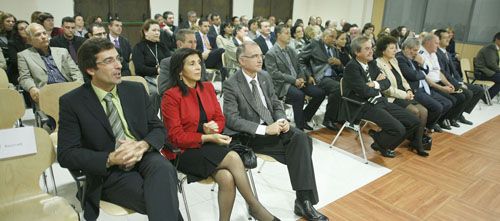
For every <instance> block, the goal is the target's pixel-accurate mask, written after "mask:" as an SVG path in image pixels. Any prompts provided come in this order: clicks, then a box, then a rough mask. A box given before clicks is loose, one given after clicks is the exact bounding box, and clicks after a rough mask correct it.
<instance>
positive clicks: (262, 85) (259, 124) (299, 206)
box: [223, 41, 328, 220]
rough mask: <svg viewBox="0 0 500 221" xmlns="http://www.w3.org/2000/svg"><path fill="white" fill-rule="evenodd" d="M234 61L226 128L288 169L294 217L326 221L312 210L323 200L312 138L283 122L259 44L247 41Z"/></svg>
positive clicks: (227, 94)
mask: <svg viewBox="0 0 500 221" xmlns="http://www.w3.org/2000/svg"><path fill="white" fill-rule="evenodd" d="M236 57H237V58H238V61H239V63H240V66H241V69H240V70H239V71H237V72H236V73H235V74H234V75H233V76H231V77H230V78H229V79H227V80H226V81H225V82H224V85H223V91H224V105H223V108H224V111H223V113H224V116H225V117H226V118H225V119H226V127H227V128H228V129H231V130H233V131H237V132H243V133H247V134H251V135H255V136H254V137H252V138H249V140H248V146H250V147H251V148H252V149H253V150H254V151H255V153H263V154H266V155H269V156H272V157H273V158H274V159H276V160H277V161H279V162H281V163H283V164H286V165H287V167H288V173H289V175H290V180H291V182H292V188H293V189H294V190H295V191H296V194H297V199H296V200H295V208H294V212H295V214H296V215H298V216H302V217H304V218H305V219H307V220H328V218H327V217H326V216H324V215H323V214H321V213H320V212H318V211H316V209H314V207H313V205H314V204H316V203H318V200H319V198H318V191H317V187H316V177H315V175H314V167H313V162H312V159H311V155H312V140H311V138H310V137H308V136H307V134H305V133H304V132H302V131H300V130H298V129H297V128H294V127H291V126H290V124H289V123H288V121H287V120H286V119H285V117H286V115H285V112H284V111H283V105H282V104H281V102H280V101H279V100H278V97H277V96H276V94H275V91H274V86H273V83H272V79H271V76H269V74H267V73H266V72H264V71H262V63H263V54H262V51H261V50H260V48H259V46H258V45H257V44H256V43H255V42H250V41H246V42H244V43H243V44H242V45H240V46H239V47H238V50H237V52H236Z"/></svg>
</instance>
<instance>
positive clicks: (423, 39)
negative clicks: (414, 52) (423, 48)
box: [422, 33, 437, 45]
mask: <svg viewBox="0 0 500 221" xmlns="http://www.w3.org/2000/svg"><path fill="white" fill-rule="evenodd" d="M435 37H436V38H437V36H436V35H434V34H432V33H428V34H426V35H425V36H424V37H423V38H422V45H424V44H425V43H426V42H428V41H432V40H433V39H434V38H435Z"/></svg>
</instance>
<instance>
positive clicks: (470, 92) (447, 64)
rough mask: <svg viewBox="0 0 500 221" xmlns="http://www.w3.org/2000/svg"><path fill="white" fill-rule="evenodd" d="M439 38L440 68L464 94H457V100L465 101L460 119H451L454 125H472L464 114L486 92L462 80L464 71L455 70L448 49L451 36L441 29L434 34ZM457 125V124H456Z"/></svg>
mask: <svg viewBox="0 0 500 221" xmlns="http://www.w3.org/2000/svg"><path fill="white" fill-rule="evenodd" d="M434 34H435V35H436V36H438V37H439V49H438V50H437V53H436V54H437V57H438V60H439V66H440V67H441V71H442V72H443V73H444V75H445V76H446V78H447V79H448V80H449V81H450V82H452V83H453V86H454V87H455V89H456V90H462V93H456V96H455V97H457V99H459V100H463V105H462V107H461V109H460V110H458V111H459V113H458V118H455V119H450V120H451V121H452V122H451V123H453V122H454V121H458V122H460V123H463V124H468V125H472V122H470V121H468V120H467V119H465V117H464V116H463V112H467V113H469V114H470V113H471V112H472V110H473V109H474V107H475V106H476V104H477V102H479V99H481V97H482V96H483V95H484V90H483V88H481V86H478V85H473V84H468V83H465V82H464V81H463V79H462V71H461V70H457V69H456V68H455V64H454V63H453V58H452V56H451V54H450V53H448V51H446V47H448V45H449V44H450V34H449V33H448V31H446V30H444V29H439V30H437V31H436V32H434ZM455 123H456V122H455Z"/></svg>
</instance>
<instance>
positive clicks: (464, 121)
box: [458, 115, 472, 125]
mask: <svg viewBox="0 0 500 221" xmlns="http://www.w3.org/2000/svg"><path fill="white" fill-rule="evenodd" d="M458 122H460V123H462V124H467V125H472V122H471V121H468V120H467V119H465V117H464V115H462V116H460V117H459V118H458Z"/></svg>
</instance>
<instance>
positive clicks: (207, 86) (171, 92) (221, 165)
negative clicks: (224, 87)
mask: <svg viewBox="0 0 500 221" xmlns="http://www.w3.org/2000/svg"><path fill="white" fill-rule="evenodd" d="M201 63H202V57H201V53H200V52H198V51H197V50H195V49H191V48H181V49H178V50H177V51H176V52H175V53H174V54H173V55H172V57H171V59H170V73H171V74H172V75H174V76H172V78H173V79H175V84H174V87H172V88H170V89H168V90H167V91H166V92H165V96H163V99H162V107H161V110H162V116H163V119H164V123H165V127H166V128H167V130H168V132H169V134H168V140H169V141H170V142H171V143H172V144H173V145H174V146H177V147H179V148H180V149H181V153H180V154H179V155H177V156H176V155H174V154H167V157H168V158H169V159H170V160H172V159H174V158H175V157H178V158H179V159H178V167H177V169H178V170H179V171H181V172H183V173H185V174H187V176H188V182H189V183H191V182H195V181H199V180H203V179H206V178H207V177H209V176H211V177H213V178H214V180H215V182H216V183H218V184H219V193H218V195H219V196H218V199H219V220H230V217H231V211H232V208H233V204H234V199H235V196H236V192H235V190H236V188H238V190H239V191H240V193H241V195H242V196H243V198H244V199H245V201H246V202H247V203H248V205H249V206H250V214H251V215H252V216H253V217H255V219H258V220H277V219H275V218H274V216H273V215H272V214H271V213H269V212H268V211H267V210H266V209H265V208H264V207H263V206H262V205H261V204H260V203H259V201H258V200H257V198H256V197H255V196H254V195H253V192H252V188H251V186H250V183H249V181H248V177H247V175H246V172H245V167H244V166H243V163H242V162H241V159H240V157H239V155H238V153H236V152H234V151H231V150H230V149H228V148H224V146H227V145H229V143H230V142H231V137H229V136H227V135H223V134H222V131H223V130H224V123H225V119H224V115H222V111H221V108H220V105H219V102H218V100H217V97H216V95H215V90H214V88H213V86H212V83H210V82H201V81H200V80H201Z"/></svg>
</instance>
